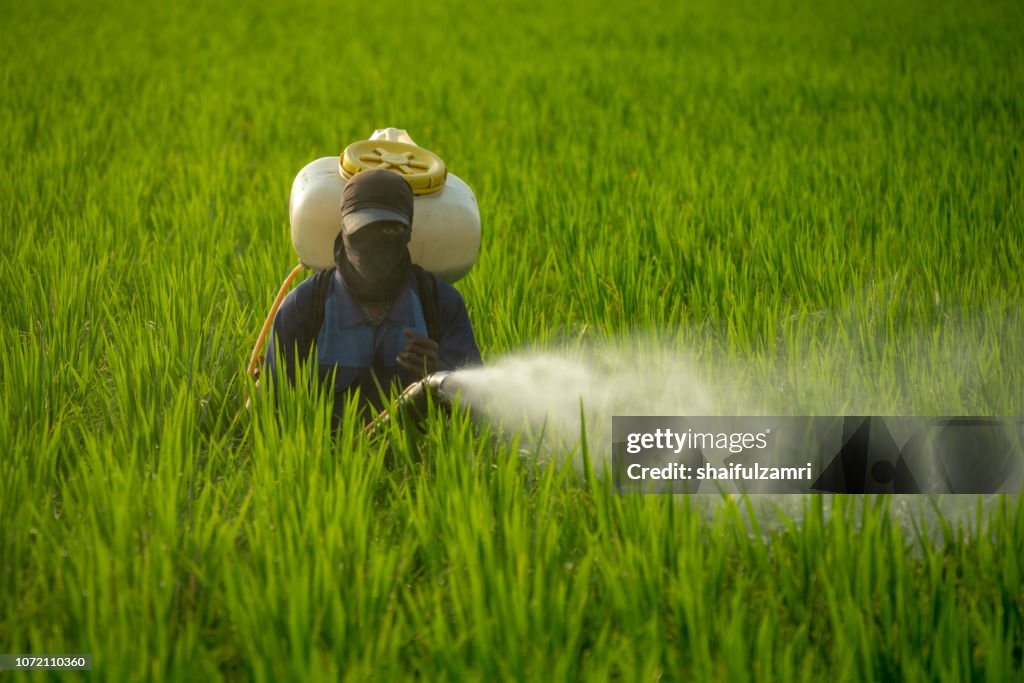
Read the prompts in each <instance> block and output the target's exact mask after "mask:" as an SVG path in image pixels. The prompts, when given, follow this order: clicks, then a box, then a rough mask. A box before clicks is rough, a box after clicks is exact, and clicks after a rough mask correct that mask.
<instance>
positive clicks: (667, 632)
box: [0, 0, 1024, 681]
mask: <svg viewBox="0 0 1024 683" xmlns="http://www.w3.org/2000/svg"><path fill="white" fill-rule="evenodd" d="M0 1H2V6H3V10H2V16H3V17H4V19H3V21H2V22H0V56H2V59H0V86H2V89H3V93H4V97H3V98H2V99H0V154H2V155H3V156H2V161H3V163H2V165H0V188H2V197H3V202H2V205H0V224H2V226H3V230H2V236H0V247H2V248H0V285H2V291H3V293H4V300H3V305H2V306H0V321H2V322H0V402H2V408H3V414H4V420H3V422H2V423H0V650H2V651H4V652H11V653H14V652H26V653H45V652H51V653H59V652H91V653H92V654H93V655H94V663H95V665H94V666H95V668H94V671H93V672H92V674H91V675H88V674H87V675H85V676H82V677H83V678H93V677H94V678H96V679H97V680H132V679H135V680H197V679H206V680H216V679H218V678H222V679H227V680H248V679H252V680H287V679H302V680H336V679H339V678H342V679H347V680H366V679H370V678H373V679H378V680H396V679H398V680H400V679H405V678H410V677H415V676H419V677H421V678H425V679H428V680H438V679H439V680H497V679H513V680H514V679H522V678H526V677H528V676H531V675H532V676H533V677H534V678H539V679H542V680H543V679H553V680H564V679H573V678H593V679H597V680H608V679H611V680H630V681H632V680H659V679H660V680H687V679H696V680H705V679H718V680H737V681H740V680H744V681H746V680H750V681H769V680H791V679H797V678H799V679H806V680H821V679H822V678H824V677H825V676H829V677H836V678H838V679H839V680H872V679H873V680H895V679H902V680H936V679H941V680H993V681H1001V680H1011V679H1012V678H1013V677H1014V676H1019V675H1020V673H1021V666H1022V652H1021V649H1022V645H1024V643H1022V641H1024V635H1022V634H1024V625H1022V624H1024V588H1022V586H1024V575H1022V570H1024V537H1022V534H1024V508H1022V506H1021V505H1020V503H1018V502H1017V498H1016V497H1008V498H1006V499H1000V500H997V501H994V502H992V501H990V505H989V506H988V508H987V509H986V510H985V512H984V514H981V512H980V510H981V508H980V507H979V508H978V511H979V512H978V514H970V515H968V516H962V515H961V516H960V517H959V518H958V519H956V520H949V526H948V528H945V529H943V528H941V526H940V527H938V528H936V529H934V530H933V533H931V534H930V535H929V534H922V536H921V537H919V536H918V535H917V534H914V533H908V532H907V527H906V524H901V523H898V522H897V521H896V520H895V519H894V518H893V515H892V514H891V510H890V509H889V508H890V503H891V501H890V500H889V499H886V498H880V499H873V498H872V499H865V500H861V499H856V500H854V499H840V498H836V499H835V500H833V499H821V498H819V499H815V500H807V501H801V503H800V505H801V506H803V507H802V508H801V514H800V518H799V520H797V521H794V523H793V524H792V525H789V524H787V523H786V522H785V521H784V520H783V521H782V522H779V523H778V524H776V525H774V526H772V528H771V530H770V531H767V530H766V527H765V528H761V527H758V526H757V519H758V516H757V515H754V519H753V520H751V519H750V515H749V514H747V512H748V511H747V510H745V503H744V502H743V501H724V502H717V503H716V504H715V505H714V506H711V507H707V506H705V505H704V504H703V503H702V502H700V501H672V500H670V499H668V498H655V497H650V498H641V497H630V498H620V497H617V496H616V495H615V494H614V493H612V492H611V490H610V486H609V485H608V484H607V482H605V481H603V480H601V479H600V478H595V477H592V476H590V475H589V474H588V472H587V471H586V470H584V469H581V468H579V467H574V466H573V465H571V464H569V463H577V464H578V463H579V462H580V461H581V458H582V455H583V449H584V444H582V443H579V444H577V448H576V449H575V451H574V452H571V453H568V452H567V453H564V454H559V453H554V454H552V453H545V454H543V455H544V456H545V457H534V456H539V455H541V454H537V453H532V452H531V451H530V450H529V449H528V448H518V447H517V445H516V444H515V443H514V442H513V443H509V442H507V441H503V440H497V439H495V438H494V437H493V435H492V434H491V433H489V432H488V430H487V428H486V426H483V427H482V426H480V425H476V426H473V425H471V423H470V422H469V420H468V418H467V416H466V415H464V414H457V415H456V416H455V418H454V419H453V420H452V421H450V422H447V421H441V420H437V421H434V422H431V424H430V426H429V430H428V433H427V434H426V435H425V436H423V437H422V438H419V439H412V438H405V436H406V435H403V434H400V433H398V432H397V431H394V432H393V433H392V434H391V435H390V436H391V438H390V439H388V440H386V441H384V440H379V441H368V440H365V439H362V438H351V439H343V440H342V442H340V443H338V444H332V442H331V441H330V438H329V435H328V434H327V431H326V423H325V419H324V416H323V410H322V409H323V405H322V404H318V403H317V401H316V400H315V399H312V398H309V397H308V396H304V395H302V394H301V392H300V393H298V394H296V395H295V396H294V397H293V400H292V401H291V402H290V403H289V405H288V409H287V410H285V411H284V413H283V414H282V416H281V419H280V423H275V422H274V421H273V420H271V419H269V406H267V405H266V404H265V402H257V405H256V406H255V409H254V412H253V413H252V414H249V413H245V412H244V411H243V409H242V406H243V403H244V398H243V396H244V392H245V388H246V385H245V382H244V380H243V374H244V372H243V371H244V365H245V362H246V360H247V358H248V353H249V351H250V350H251V345H252V343H253V341H254V340H255V336H256V333H257V332H258V329H259V325H260V324H261V323H262V318H263V316H264V315H265V312H266V310H267V308H268V307H269V304H270V301H271V299H272V297H273V293H274V290H275V288H276V287H277V285H278V284H279V282H280V280H281V279H282V278H283V277H284V275H285V274H286V273H287V272H288V270H289V269H290V267H291V266H292V265H293V263H294V260H295V257H294V254H293V252H292V248H291V244H290V241H289V237H288V214H287V203H288V191H289V188H290V186H291V182H292V179H293V178H294V176H295V174H296V173H297V172H298V170H299V169H300V168H301V167H302V166H303V165H305V164H306V163H308V162H309V161H311V160H313V159H315V158H318V157H322V156H329V155H334V154H338V153H340V152H341V150H342V149H343V148H344V147H345V146H346V145H347V144H348V143H349V142H352V141H354V140H357V139H362V138H365V137H366V136H368V135H369V134H370V133H371V132H372V131H373V130H374V129H376V128H381V127H384V126H398V127H402V128H406V129H407V130H409V132H410V134H411V135H412V136H413V138H414V139H415V140H416V141H417V142H418V143H420V144H421V145H423V146H425V147H427V148H429V149H431V150H432V151H434V152H436V153H438V154H439V155H440V156H441V157H442V158H443V159H444V160H445V161H446V162H447V163H448V166H449V168H450V169H451V170H452V171H453V172H454V173H456V174H458V175H459V176H460V177H461V178H463V179H465V180H466V181H467V182H468V183H469V184H470V185H471V186H472V187H473V189H474V190H475V192H476V195H477V198H478V200H479V203H480V209H481V214H482V216H483V231H484V241H483V248H482V251H481V254H480V257H479V260H478V262H477V266H476V267H475V268H474V270H473V271H472V272H471V273H470V275H469V276H468V277H467V278H465V279H464V280H463V281H460V282H459V283H458V285H457V286H458V288H459V290H460V291H461V292H462V293H463V295H464V296H465V298H466V300H467V304H468V306H469V311H470V315H471V317H472V319H473V321H474V324H475V328H476V332H477V339H478V342H479V344H480V347H481V351H482V352H483V355H484V358H485V361H487V362H496V361H499V360H500V359H502V358H504V357H507V356H509V355H511V354H515V353H517V352H519V351H520V350H522V349H530V350H532V351H537V350H542V351H553V352H557V353H564V354H573V353H576V352H579V351H581V350H583V351H586V350H592V349H598V350H601V349H606V348H616V349H621V348H622V346H621V345H622V344H623V343H627V346H628V341H629V340H634V339H641V340H648V341H649V340H651V339H655V340H658V344H659V345H658V347H657V349H658V350H657V351H652V352H651V354H652V356H650V357H647V356H644V357H637V358H636V364H637V365H638V367H642V368H644V369H645V370H644V372H645V373H646V374H645V375H644V376H647V375H650V374H651V373H652V372H656V369H657V368H658V367H666V368H669V367H675V365H674V364H673V363H670V362H668V361H666V363H665V364H664V365H661V361H660V360H659V358H658V354H660V353H664V354H665V357H666V358H667V359H670V360H673V361H674V360H675V359H678V358H683V357H685V359H686V363H687V368H688V369H689V370H691V371H692V373H693V375H694V376H696V377H699V378H700V379H699V381H700V383H701V385H702V386H704V385H706V386H709V387H711V388H712V389H714V391H712V394H713V397H714V400H716V401H718V402H717V403H716V405H715V408H716V409H717V410H721V411H729V410H730V409H735V408H736V406H743V407H744V409H749V410H761V411H765V412H768V413H774V414H845V413H848V414H878V415H884V414H908V415H910V414H921V415H928V414H933V415H939V414H950V415H958V414H964V415H970V414H975V415H1021V414H1024V391H1022V387H1024V319H1022V310H1021V301H1022V299H1024V296H1022V295H1024V285H1022V280H1024V279H1022V278H1021V272H1022V266H1024V190H1022V188H1024V182H1022V175H1021V169H1022V163H1024V160H1022V147H1024V142H1022V141H1024V110H1022V107H1024V96H1022V94H1021V93H1022V92H1024V41H1021V36H1022V35H1024V8H1022V6H1021V5H1020V4H1019V3H1016V2H995V1H990V0H985V1H983V2H976V3H967V2H963V1H959V0H958V1H954V2H939V3H925V2H920V1H916V0H915V1H914V2H908V3H903V4H901V5H900V6H898V7H894V6H892V3H885V2H878V1H876V0H856V1H854V2H850V3H838V2H832V3H824V4H822V3H814V2H809V1H806V0H793V1H776V0H770V1H768V2H751V1H743V2H737V3H731V4H724V5H723V4H722V3H716V2H709V1H704V0H700V1H697V2H682V3H668V2H666V3H656V2H637V3H599V2H570V3H537V2H525V1H512V2H505V3H500V4H493V5H491V4H486V3H452V2H434V3H398V2H392V1H390V0H386V1H382V2H374V3H367V2H364V3H344V4H342V3H328V2H306V3H302V4H301V5H296V4H294V3H285V2H279V1H276V0H271V1H269V2H262V3H254V2H250V3H226V2H219V1H216V2H209V3H202V4H200V5H197V6H192V5H189V4H183V3H136V4H133V3H126V2H123V1H122V2H117V1H111V2H91V3H74V2H50V1H48V0H42V1H41V2H35V3H14V2H11V1H10V0H0ZM624 340H625V342H624ZM642 347H643V348H649V345H642ZM652 369H653V370H652ZM687 377H689V375H687ZM663 379H664V381H666V382H672V381H673V376H672V375H671V373H670V372H668V371H666V377H664V378H663ZM583 403H584V408H585V407H586V397H584V399H583ZM666 408H667V409H671V408H673V406H666ZM666 412H669V413H670V410H666ZM353 431H354V430H353ZM586 446H588V447H589V448H588V449H587V456H588V459H589V460H591V461H593V462H596V463H599V462H601V460H602V459H603V457H604V456H605V455H606V450H607V444H605V443H599V442H596V441H593V440H591V441H590V442H589V443H587V444H586ZM560 455H564V456H565V457H564V458H563V457H559V456H560ZM552 456H553V457H552ZM563 463H564V464H563ZM966 505H967V506H968V507H970V508H971V509H972V510H973V509H974V508H973V505H974V501H966ZM854 518H856V519H857V520H859V521H857V522H856V523H855V522H854ZM933 521H934V520H933ZM934 523H937V522H934ZM911 526H912V525H911ZM958 526H960V527H962V528H961V531H960V532H958V531H957V527H958ZM762 535H766V536H767V538H762ZM928 539H930V540H928ZM65 676H66V677H67V678H69V679H75V678H77V677H78V676H79V675H78V674H65ZM37 678H38V679H40V680H42V679H43V678H44V676H42V675H39V676H37Z"/></svg>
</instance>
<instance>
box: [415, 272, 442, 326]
mask: <svg viewBox="0 0 1024 683" xmlns="http://www.w3.org/2000/svg"><path fill="white" fill-rule="evenodd" d="M412 272H414V273H415V274H416V286H417V287H418V288H419V290H420V304H421V305H422V306H423V321H424V322H425V323H426V324H427V336H428V337H430V338H431V339H433V340H434V341H435V342H438V343H440V342H441V311H440V309H439V308H438V305H437V280H436V279H434V274H433V273H429V272H427V271H425V270H423V269H422V268H420V267H419V266H417V265H415V264H414V265H413V267H412Z"/></svg>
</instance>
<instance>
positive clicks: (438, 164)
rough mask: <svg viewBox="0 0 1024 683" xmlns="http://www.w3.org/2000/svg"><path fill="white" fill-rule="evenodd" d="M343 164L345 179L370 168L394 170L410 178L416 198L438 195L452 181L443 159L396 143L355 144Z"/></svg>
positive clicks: (431, 153)
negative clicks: (418, 196) (445, 184)
mask: <svg viewBox="0 0 1024 683" xmlns="http://www.w3.org/2000/svg"><path fill="white" fill-rule="evenodd" d="M339 165H340V167H341V177H343V178H344V179H345V180H349V179H350V178H351V177H352V176H354V175H355V174H356V173H359V172H360V171H364V170H366V169H368V168H384V169H387V170H389V171H394V172H395V173H398V174H399V175H401V176H402V177H403V178H405V179H406V181H407V182H408V183H409V185H410V186H411V187H412V192H413V194H416V195H424V194H433V193H434V192H437V191H438V190H440V189H442V188H443V187H444V183H445V180H446V179H447V178H448V169H447V168H445V165H444V162H443V161H441V157H439V156H437V155H436V154H434V153H433V152H431V151H428V150H425V149H423V148H422V147H417V146H416V145H409V144H406V143H404V142H395V141H393V140H360V141H359V142H353V143H352V144H351V145H349V146H348V147H346V148H345V151H344V152H343V153H342V155H341V163H340V164H339Z"/></svg>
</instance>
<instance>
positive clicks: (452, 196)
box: [246, 128, 480, 427]
mask: <svg viewBox="0 0 1024 683" xmlns="http://www.w3.org/2000/svg"><path fill="white" fill-rule="evenodd" d="M369 168H383V169H387V170H390V171H394V172H395V173H398V174H399V175H401V176H402V177H403V178H405V180H406V181H407V182H408V183H409V185H410V186H411V187H412V191H413V195H414V197H415V199H414V203H415V204H414V207H415V208H414V209H413V223H412V237H411V240H410V242H409V255H410V256H411V258H412V262H413V263H414V264H416V265H418V266H420V267H421V268H423V269H424V270H427V271H430V272H431V273H433V274H434V275H436V276H437V277H440V278H442V279H443V280H445V281H447V282H449V283H452V282H455V281H457V280H459V279H460V278H462V277H463V276H465V275H466V273H468V272H469V271H470V269H471V268H472V267H473V264H474V263H475V262H476V257H477V254H478V253H479V251H480V209H479V207H478V206H477V202H476V196H474V194H473V191H472V190H471V189H470V188H469V186H468V185H467V184H466V183H465V182H463V181H462V179H460V178H459V177H458V176H456V175H455V174H454V173H449V172H448V169H447V168H446V167H445V164H444V162H443V161H442V160H441V158H440V157H438V156H437V155H436V154H434V153H433V152H430V151H429V150H426V149H423V148H422V147H419V146H418V145H417V144H416V143H415V142H413V140H412V138H410V137H409V134H408V133H407V132H406V131H404V130H402V129H399V128H383V129H380V130H376V131H374V133H373V135H371V136H370V139H369V140H360V141H358V142H354V143H352V144H350V145H349V146H348V147H346V148H345V151H344V152H343V153H342V155H341V157H340V159H339V157H323V158H320V159H317V160H316V161H312V162H310V163H309V164H307V165H306V166H305V167H304V168H303V169H302V170H301V171H299V174H298V175H297V176H295V181H294V182H293V183H292V190H291V195H290V198H289V201H288V217H289V220H290V223H291V237H292V246H293V247H295V253H296V254H297V255H298V257H299V263H298V265H296V266H295V268H293V269H292V271H291V272H290V273H289V274H288V276H287V277H286V278H285V280H284V282H282V283H281V287H280V288H279V289H278V292H277V296H276V297H274V303H273V304H272V305H271V307H270V312H269V313H268V314H267V319H266V321H265V322H264V323H263V327H262V329H261V330H260V334H259V337H258V338H257V340H256V346H255V347H254V348H253V350H252V355H251V356H250V357H249V365H248V367H247V368H246V373H247V374H248V375H249V376H251V377H258V375H259V368H260V367H261V366H262V364H263V356H262V355H261V351H262V350H263V346H264V344H265V343H266V341H267V337H268V336H269V334H270V329H271V327H272V325H273V324H274V318H275V317H276V316H277V311H278V309H279V308H280V307H281V302H282V301H284V298H285V295H286V294H287V293H288V290H289V289H290V288H291V285H292V282H294V281H295V279H296V278H297V277H298V276H299V273H301V272H302V271H303V270H313V271H321V270H327V269H329V268H333V267H334V240H335V239H336V238H337V236H338V233H340V232H341V193H342V190H343V189H344V187H345V183H346V182H347V181H348V180H349V179H350V178H352V176H354V175H355V174H357V173H359V172H360V171H363V170H365V169H369ZM437 374H438V375H443V374H446V373H437ZM435 376H436V375H432V376H431V377H428V378H427V379H425V380H422V381H421V382H417V383H416V384H413V385H411V386H409V387H408V388H407V389H406V392H405V393H403V395H402V399H400V401H399V403H400V404H401V405H411V401H412V399H406V394H409V393H410V391H412V390H413V389H414V388H415V387H417V386H419V385H423V387H421V388H420V390H421V391H424V392H425V391H428V390H432V389H428V387H433V385H430V384H429V383H428V384H424V383H426V382H428V380H431V378H433V377H435ZM442 380H443V378H441V379H438V380H436V381H435V382H434V384H436V385H437V387H440V385H441V383H442ZM414 393H415V392H414ZM439 396H440V395H439ZM452 396H454V394H453V395H452ZM417 400H420V399H417ZM423 400H424V401H425V399H423ZM246 403H247V404H248V401H247V402H246ZM417 405H419V404H417ZM423 405H425V403H424V404H423ZM378 420H383V421H386V420H387V415H386V414H383V415H382V416H381V417H379V418H378ZM374 424H377V422H376V421H375V422H374ZM371 427H373V425H371Z"/></svg>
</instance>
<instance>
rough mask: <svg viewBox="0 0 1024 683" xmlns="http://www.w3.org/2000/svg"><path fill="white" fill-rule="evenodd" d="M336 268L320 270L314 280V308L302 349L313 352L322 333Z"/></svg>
mask: <svg viewBox="0 0 1024 683" xmlns="http://www.w3.org/2000/svg"><path fill="white" fill-rule="evenodd" d="M333 275H334V268H328V269H327V270H318V271H317V273H316V275H314V276H313V277H314V278H315V279H314V281H313V304H312V306H313V310H312V311H310V316H309V319H308V321H307V325H306V335H305V338H304V339H303V340H302V341H303V344H302V347H301V348H302V349H303V350H307V349H308V351H309V352H312V350H313V346H315V345H316V338H317V337H318V336H319V335H320V327H321V326H322V325H323V324H324V303H325V302H326V301H327V290H328V288H329V287H330V285H331V277H333Z"/></svg>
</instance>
